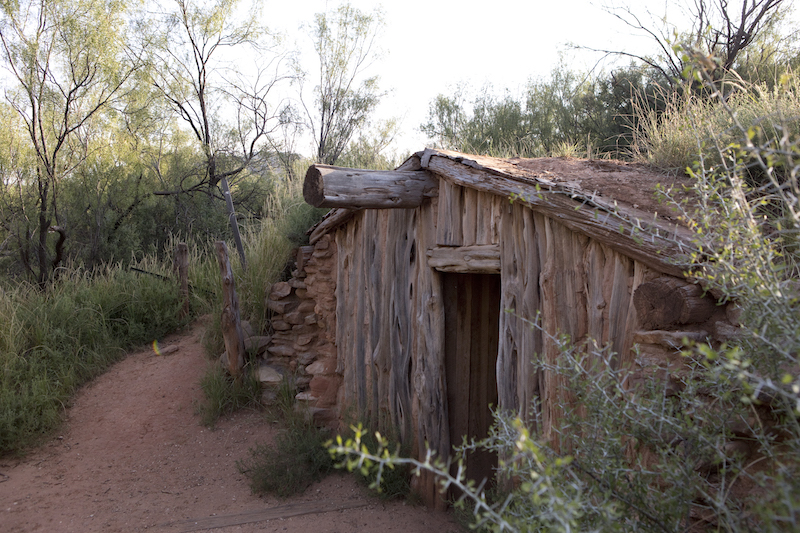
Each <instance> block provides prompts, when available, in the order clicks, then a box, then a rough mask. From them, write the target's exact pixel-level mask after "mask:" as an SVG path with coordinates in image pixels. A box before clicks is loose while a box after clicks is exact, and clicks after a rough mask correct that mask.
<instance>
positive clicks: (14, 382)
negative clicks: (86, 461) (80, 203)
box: [0, 261, 181, 453]
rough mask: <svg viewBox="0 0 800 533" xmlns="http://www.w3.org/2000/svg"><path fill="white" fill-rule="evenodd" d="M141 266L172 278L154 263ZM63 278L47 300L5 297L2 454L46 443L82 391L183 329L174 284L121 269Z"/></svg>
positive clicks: (10, 293) (0, 355)
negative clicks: (136, 352) (133, 352)
mask: <svg viewBox="0 0 800 533" xmlns="http://www.w3.org/2000/svg"><path fill="white" fill-rule="evenodd" d="M138 265H139V266H140V267H142V268H143V269H146V270H148V271H156V272H159V273H161V274H166V269H165V268H163V267H160V266H159V265H158V264H156V263H155V262H153V261H144V262H140V263H138ZM60 279H61V283H59V284H57V285H56V286H54V287H53V289H52V290H51V291H49V292H47V293H43V292H41V291H39V290H38V289H35V288H34V287H32V286H29V285H27V284H17V285H16V286H15V287H14V288H5V289H4V290H2V291H0V312H2V320H0V324H2V326H1V327H2V330H1V331H0V339H2V340H1V341H0V369H1V370H2V374H0V453H9V452H19V451H21V450H23V449H24V448H25V447H26V446H28V445H30V444H32V443H34V442H36V441H37V440H38V439H40V438H42V437H44V436H46V435H47V434H48V433H49V432H50V431H52V430H53V429H54V428H55V427H56V426H57V425H58V423H59V422H60V421H61V417H62V414H63V410H64V406H65V405H66V404H67V403H68V402H69V400H70V398H71V396H72V394H73V393H74V391H75V390H76V389H77V388H78V387H79V386H80V385H82V384H83V383H85V382H86V381H88V380H89V379H91V378H92V377H94V376H96V375H97V374H98V373H100V372H101V371H102V370H104V369H105V368H107V367H108V366H109V365H110V364H112V363H113V362H115V361H117V360H118V359H119V358H120V357H122V355H123V354H124V353H125V351H126V350H128V349H130V348H132V347H134V346H138V345H142V344H144V343H147V342H150V341H152V340H153V339H157V338H159V337H160V336H162V335H164V334H166V333H168V332H170V331H174V330H175V329H176V328H177V327H179V326H180V324H181V323H180V322H179V321H178V310H179V308H180V302H179V297H178V291H177V288H176V287H175V285H174V284H173V283H172V282H171V281H166V282H165V281H164V280H162V279H160V278H158V277H154V276H142V275H140V274H137V273H135V272H130V271H126V270H123V269H121V268H119V267H108V268H105V269H102V270H97V271H94V272H87V271H84V270H81V269H73V270H67V271H63V272H62V274H61V278H60Z"/></svg>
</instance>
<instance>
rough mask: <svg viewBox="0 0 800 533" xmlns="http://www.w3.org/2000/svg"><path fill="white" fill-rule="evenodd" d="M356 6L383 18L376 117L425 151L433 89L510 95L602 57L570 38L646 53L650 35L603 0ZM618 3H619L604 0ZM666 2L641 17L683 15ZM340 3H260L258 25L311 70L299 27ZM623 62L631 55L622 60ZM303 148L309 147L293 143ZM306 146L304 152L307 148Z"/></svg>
mask: <svg viewBox="0 0 800 533" xmlns="http://www.w3.org/2000/svg"><path fill="white" fill-rule="evenodd" d="M350 3H351V4H352V5H353V6H354V7H357V8H359V9H361V10H362V11H367V12H370V11H372V9H373V8H374V7H375V6H376V5H380V6H381V8H382V10H383V13H384V19H385V22H386V27H385V29H384V33H383V35H382V37H381V38H380V42H379V43H378V44H379V45H380V46H381V48H382V49H383V50H384V51H385V55H384V56H383V58H382V59H381V60H380V61H379V62H377V63H376V64H374V65H373V66H372V68H371V69H370V70H369V71H368V72H367V74H368V75H378V76H379V77H380V87H381V88H382V89H384V90H389V91H391V92H390V94H389V95H388V96H386V97H385V98H384V100H383V102H382V105H381V106H380V108H379V110H378V112H377V115H378V116H379V117H382V118H387V117H397V118H398V119H400V120H401V135H400V136H399V137H398V138H397V143H396V144H397V152H399V153H402V154H404V153H407V152H409V151H417V150H422V149H423V148H424V147H425V144H426V141H427V139H426V137H425V135H424V134H422V133H421V132H420V131H419V126H420V124H422V123H423V122H424V121H425V119H426V116H427V112H428V107H429V105H430V102H431V101H432V100H433V99H434V98H435V97H436V96H437V95H438V94H446V95H452V94H453V92H454V89H455V87H456V86H457V85H458V84H459V83H464V82H466V83H468V84H469V85H470V86H471V88H472V89H474V90H477V89H480V88H481V87H482V86H484V85H486V84H487V83H488V84H491V85H492V86H493V88H494V89H495V91H496V93H500V92H501V91H502V90H504V89H510V90H511V91H512V93H515V94H516V93H517V92H518V91H519V90H520V89H521V88H523V87H524V86H525V84H526V82H527V81H528V80H529V79H530V78H531V77H539V76H547V75H548V74H549V73H550V71H551V70H552V69H553V68H554V67H555V66H556V65H557V64H558V63H559V54H564V55H563V57H564V60H565V62H566V63H567V64H568V65H570V67H571V68H573V69H574V70H583V71H585V70H588V69H590V68H592V67H593V66H594V65H595V63H596V62H597V61H598V60H600V59H601V57H602V55H601V54H598V53H589V52H579V51H576V50H574V49H570V47H569V46H568V43H573V44H576V45H583V46H589V47H594V48H610V49H615V50H626V51H635V52H636V53H640V54H641V53H646V52H647V51H653V50H654V45H653V40H652V39H650V38H646V37H642V36H639V37H638V38H637V37H636V36H635V35H633V31H632V30H631V29H630V28H629V27H627V26H625V25H623V24H622V23H621V22H619V21H618V20H617V19H616V18H614V17H613V16H612V15H610V14H608V13H607V12H605V11H604V10H603V9H602V5H603V3H604V0H596V1H590V0H547V1H543V0H527V1H521V0H483V1H474V0H462V1H444V0H384V1H383V2H381V3H380V4H378V3H377V2H375V1H367V0H352V1H351V2H350ZM605 3H611V4H613V5H615V6H620V5H623V4H624V2H620V0H605ZM676 3H677V2H676V1H675V0H672V1H671V2H667V1H666V0H639V1H638V2H635V4H634V5H635V8H634V10H635V12H636V13H637V14H640V15H641V16H642V17H644V18H643V19H642V20H643V21H644V20H646V12H645V11H644V9H645V8H646V7H647V8H649V10H650V11H651V12H653V13H654V14H657V15H659V16H662V15H663V14H664V12H665V10H666V9H667V8H666V6H667V5H670V6H671V7H669V9H670V11H669V20H675V19H676V18H677V17H679V16H680V15H681V13H680V11H679V10H678V8H676V7H675V5H676ZM338 5H340V2H338V1H326V0H293V1H287V0H280V1H277V0H267V2H266V4H265V6H264V14H265V18H266V20H265V22H266V24H267V26H268V27H269V28H270V29H271V30H273V31H274V30H278V31H281V32H284V33H285V34H287V39H288V41H289V42H288V43H287V44H288V45H289V46H292V44H293V43H292V42H293V41H295V42H296V46H297V47H298V48H299V49H300V50H301V53H302V54H303V55H304V58H305V63H304V64H305V65H306V70H307V71H308V72H309V74H310V75H311V76H312V77H311V78H310V79H309V81H308V82H307V87H309V88H310V87H313V85H314V83H313V80H314V79H313V75H314V68H315V66H314V65H315V63H314V62H313V61H314V57H313V49H311V44H310V43H311V41H310V38H309V37H308V35H307V33H304V32H301V31H299V30H298V27H299V26H300V25H301V24H302V23H306V24H310V23H311V22H312V21H313V15H314V13H317V12H322V11H325V9H326V6H328V8H330V9H334V8H335V7H336V6H338ZM622 63H623V64H627V63H628V61H622ZM298 149H300V150H301V151H303V152H304V153H306V148H305V147H303V146H298ZM309 152H310V150H309Z"/></svg>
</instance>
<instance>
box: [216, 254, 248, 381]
mask: <svg viewBox="0 0 800 533" xmlns="http://www.w3.org/2000/svg"><path fill="white" fill-rule="evenodd" d="M214 247H215V249H216V251H217V263H218V264H219V271H220V275H221V276H222V316H221V320H222V337H223V339H224V341H225V353H226V354H227V355H228V365H227V368H228V372H230V374H231V375H232V376H235V377H239V376H240V375H241V373H242V367H244V358H245V348H244V332H243V331H242V322H241V318H240V316H239V298H238V297H237V296H236V284H235V283H234V280H233V271H232V270H231V262H230V260H229V259H228V247H227V246H226V245H225V243H224V242H222V241H217V242H216V243H215V245H214Z"/></svg>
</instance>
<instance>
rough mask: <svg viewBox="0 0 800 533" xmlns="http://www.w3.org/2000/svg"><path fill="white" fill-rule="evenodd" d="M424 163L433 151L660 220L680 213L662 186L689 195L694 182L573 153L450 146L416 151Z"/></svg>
mask: <svg viewBox="0 0 800 533" xmlns="http://www.w3.org/2000/svg"><path fill="white" fill-rule="evenodd" d="M415 155H416V156H417V157H420V159H421V160H422V161H423V163H422V166H423V167H425V166H426V164H425V161H426V159H427V160H429V159H430V157H431V156H432V155H438V156H445V157H448V158H450V159H452V160H454V161H456V162H459V163H461V164H464V165H467V166H470V167H473V168H475V169H478V170H483V171H489V172H494V173H497V174H498V175H500V176H505V177H508V178H512V179H516V180H519V181H522V182H525V183H528V184H533V185H539V186H541V187H548V188H552V189H555V190H559V191H564V192H567V193H574V194H576V195H577V196H579V197H584V198H595V199H597V200H601V201H602V202H603V203H604V204H613V203H615V202H616V203H618V204H622V205H625V206H629V207H631V208H633V209H636V210H639V211H642V212H644V213H650V214H657V215H658V217H659V218H661V219H663V220H666V221H669V222H673V223H674V222H678V219H677V215H676V212H675V210H674V207H673V206H670V205H669V203H670V202H668V201H666V200H664V199H663V195H660V194H658V190H659V189H660V190H668V189H670V188H671V189H672V191H673V194H674V195H675V196H677V197H678V198H685V197H686V196H687V195H686V193H685V188H686V187H688V186H689V185H691V180H690V178H688V177H687V176H685V175H680V176H677V175H675V174H674V173H667V172H665V171H661V170H659V169H655V168H653V167H650V166H647V165H643V164H638V163H628V162H625V161H618V160H608V159H577V158H570V157H540V158H532V159H527V158H519V157H514V158H508V159H500V158H494V157H485V156H475V155H467V154H461V153H459V152H453V151H448V150H426V151H425V152H419V153H417V154H415Z"/></svg>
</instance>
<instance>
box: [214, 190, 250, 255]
mask: <svg viewBox="0 0 800 533" xmlns="http://www.w3.org/2000/svg"><path fill="white" fill-rule="evenodd" d="M220 183H221V184H222V194H223V195H225V205H226V206H227V208H228V221H229V222H230V225H231V232H233V242H234V244H236V251H237V252H238V253H239V260H240V261H241V262H242V270H247V259H245V256H244V246H242V237H241V235H239V223H238V222H236V211H234V209H233V198H232V197H231V189H230V187H229V186H228V179H227V178H222V179H221V180H220Z"/></svg>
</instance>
